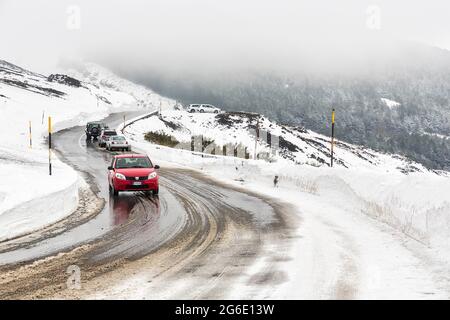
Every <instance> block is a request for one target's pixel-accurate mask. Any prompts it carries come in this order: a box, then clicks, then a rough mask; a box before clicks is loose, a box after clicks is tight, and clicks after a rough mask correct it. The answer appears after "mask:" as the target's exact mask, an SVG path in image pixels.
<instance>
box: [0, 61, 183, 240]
mask: <svg viewBox="0 0 450 320" xmlns="http://www.w3.org/2000/svg"><path fill="white" fill-rule="evenodd" d="M88 66H89V68H91V69H95V70H96V72H95V77H96V78H92V77H86V78H84V77H82V78H79V79H77V78H75V77H70V76H67V75H64V74H61V72H60V73H59V74H58V73H56V74H53V75H49V76H45V75H41V74H37V73H34V72H32V71H28V70H25V69H23V68H21V67H19V66H15V65H13V64H11V63H8V62H6V61H2V60H0V114H1V117H2V124H1V125H0V179H2V181H3V182H4V183H2V184H0V239H2V238H5V237H12V236H15V235H17V234H20V233H23V232H27V231H29V230H32V229H35V228H38V227H41V226H43V225H46V224H49V223H52V222H54V221H57V220H59V219H61V218H62V217H63V216H65V215H67V214H69V213H70V212H72V211H73V209H74V208H75V207H76V205H77V202H78V176H77V174H76V173H75V172H74V171H73V170H72V169H71V168H70V167H68V166H66V165H64V164H63V163H61V162H59V161H58V160H57V159H55V157H53V158H54V160H53V176H52V177H49V175H48V164H47V163H48V151H47V147H46V144H45V141H46V140H45V139H46V136H47V127H48V126H47V118H48V117H49V116H51V117H52V122H53V131H57V130H60V129H64V128H67V127H71V126H74V125H83V124H84V123H86V122H87V121H89V120H98V119H101V118H103V117H105V116H107V115H108V114H110V113H113V112H118V111H123V110H131V109H147V108H148V109H149V110H153V108H157V105H156V104H154V103H153V102H150V103H146V104H145V105H144V104H141V103H140V101H139V99H143V97H147V96H152V97H154V98H155V99H158V106H159V100H161V101H163V102H164V103H165V104H167V105H172V104H174V102H173V101H172V100H170V99H166V98H162V97H159V96H157V95H155V94H154V93H153V92H152V91H151V90H147V89H145V88H144V87H141V86H137V85H133V84H131V83H129V82H127V81H125V80H122V79H121V78H119V77H117V76H115V75H114V74H112V73H110V72H108V71H107V70H104V69H102V68H100V67H96V66H95V65H92V64H89V65H88ZM137 92H139V95H138V94H137ZM30 122H31V133H32V148H30V146H29V144H30V142H29V123H30ZM50 194H54V195H55V194H56V195H55V197H56V198H58V199H60V200H61V203H62V204H63V205H56V202H53V203H55V205H54V206H48V205H47V206H46V211H45V210H44V211H43V210H40V209H39V208H40V207H36V205H35V202H33V201H34V200H35V199H37V198H42V197H47V196H48V195H50ZM26 203H29V204H30V205H31V207H27V206H25V205H24V204H26Z"/></svg>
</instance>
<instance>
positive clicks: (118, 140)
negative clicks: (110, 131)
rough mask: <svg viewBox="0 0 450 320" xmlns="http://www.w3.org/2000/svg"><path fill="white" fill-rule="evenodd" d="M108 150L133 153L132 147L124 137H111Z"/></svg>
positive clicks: (107, 144)
mask: <svg viewBox="0 0 450 320" xmlns="http://www.w3.org/2000/svg"><path fill="white" fill-rule="evenodd" d="M106 150H109V151H112V150H122V151H131V145H130V144H129V143H128V141H127V138H125V137H124V136H111V137H110V138H109V139H108V140H107V141H106Z"/></svg>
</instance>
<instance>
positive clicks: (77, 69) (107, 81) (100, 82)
mask: <svg viewBox="0 0 450 320" xmlns="http://www.w3.org/2000/svg"><path fill="white" fill-rule="evenodd" d="M64 72H65V73H66V74H68V75H70V76H72V77H74V78H77V79H80V80H83V81H84V82H86V83H89V84H90V85H92V86H94V87H95V88H97V89H98V88H103V89H108V90H111V91H115V92H117V91H119V92H126V93H127V94H129V95H130V96H132V97H133V99H134V100H135V102H136V104H137V105H139V106H143V107H158V108H159V107H161V108H168V107H170V106H173V105H174V103H175V101H173V100H172V99H168V98H165V97H162V96H160V95H159V94H157V93H155V92H153V91H152V90H150V89H148V88H146V87H144V86H141V85H138V84H136V83H134V82H131V81H129V80H126V79H124V78H121V77H119V76H117V75H116V74H114V73H112V72H111V71H110V70H108V69H106V68H103V67H102V66H99V65H97V64H94V63H84V64H74V65H72V66H70V67H69V68H67V69H64Z"/></svg>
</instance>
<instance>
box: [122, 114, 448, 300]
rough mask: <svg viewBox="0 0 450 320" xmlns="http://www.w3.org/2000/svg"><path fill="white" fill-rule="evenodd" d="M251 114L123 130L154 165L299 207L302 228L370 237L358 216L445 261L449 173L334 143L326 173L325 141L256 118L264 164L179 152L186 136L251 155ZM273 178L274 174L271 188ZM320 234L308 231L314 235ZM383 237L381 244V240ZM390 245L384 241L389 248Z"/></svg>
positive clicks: (140, 123)
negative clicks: (152, 136) (336, 228)
mask: <svg viewBox="0 0 450 320" xmlns="http://www.w3.org/2000/svg"><path fill="white" fill-rule="evenodd" d="M255 117H256V116H255V115H254V114H246V113H226V112H225V113H222V114H217V115H216V114H200V113H194V114H191V113H187V112H185V111H175V110H172V111H164V112H163V113H162V119H160V118H159V117H158V116H157V115H153V116H150V117H147V118H142V119H140V120H136V121H135V122H131V124H130V125H128V126H127V127H126V128H125V131H124V132H125V134H126V135H127V136H128V137H129V138H130V139H131V140H132V141H133V145H134V147H135V148H139V149H140V150H143V151H145V152H146V153H147V154H148V155H150V157H151V158H152V159H154V161H155V162H156V163H158V164H161V165H166V166H172V165H177V166H181V167H187V168H196V169H198V170H200V171H201V172H203V173H206V174H208V175H211V176H213V177H214V178H215V179H220V180H222V181H224V182H226V183H230V184H235V185H238V186H243V187H245V189H246V190H252V191H255V192H258V193H262V194H266V195H268V196H270V197H276V198H279V199H281V200H283V201H285V202H286V203H291V204H293V205H294V206H295V207H296V208H298V210H299V211H300V212H301V214H300V215H301V217H302V219H304V220H303V221H304V222H305V223H308V221H309V223H311V221H316V220H318V223H319V224H321V223H322V222H321V219H322V218H323V217H328V218H332V219H333V221H334V222H333V223H335V224H336V225H343V224H345V225H346V232H348V233H349V234H352V236H354V237H355V238H357V239H360V238H361V236H362V235H363V237H365V236H367V235H369V237H370V235H373V233H371V232H372V231H371V232H368V233H365V231H360V228H361V224H355V221H357V220H360V219H361V221H365V222H364V223H368V224H373V222H374V221H375V224H374V226H376V228H379V227H380V226H386V225H387V226H388V228H387V229H386V230H388V233H390V234H395V235H396V237H398V236H399V234H400V236H399V239H400V241H401V242H402V243H405V242H408V243H412V244H418V245H419V247H420V248H419V249H418V250H419V251H421V250H423V249H424V247H423V246H424V244H425V245H426V246H427V247H431V248H433V250H434V249H437V251H436V252H434V253H433V254H436V255H437V256H439V259H443V260H444V261H448V257H449V253H450V242H449V241H448V239H449V237H448V235H449V234H450V228H449V226H450V221H449V212H450V204H449V202H448V190H449V188H450V179H449V178H448V173H447V172H435V171H429V170H427V169H425V168H424V167H423V166H421V165H420V164H416V163H413V162H411V161H409V160H408V159H405V158H403V157H400V156H397V155H388V154H382V153H378V152H375V151H373V150H370V149H367V148H364V147H362V146H355V145H351V144H347V143H343V142H340V141H338V142H337V143H336V147H335V154H336V157H337V159H338V161H337V162H336V165H335V166H334V167H333V168H330V167H329V165H328V163H329V147H330V142H329V138H328V137H326V136H323V135H320V134H317V133H314V132H312V131H309V130H304V129H300V128H292V127H286V126H282V125H278V124H277V123H275V122H272V121H270V120H268V119H267V118H266V117H261V118H260V120H261V121H260V127H261V128H263V129H264V130H266V131H269V132H271V133H272V134H274V135H279V141H280V143H279V150H278V151H279V152H278V154H277V155H276V156H273V157H272V158H269V160H270V161H265V160H254V159H248V160H244V159H242V158H239V157H234V156H223V155H218V153H215V155H208V156H205V154H204V153H203V154H202V153H200V152H193V151H187V150H183V149H185V147H186V145H187V146H188V147H189V146H191V144H190V143H189V142H190V139H191V136H197V135H199V134H203V136H204V138H205V140H207V141H214V143H215V144H217V145H219V146H223V145H227V144H232V145H239V144H243V145H245V146H246V147H247V153H248V154H249V155H251V156H253V150H254V141H255V137H254V130H253V129H254V124H255ZM148 132H155V133H159V134H161V133H164V134H166V135H168V136H170V137H172V140H173V141H177V142H180V144H179V145H176V146H175V147H167V146H161V145H159V144H156V143H154V142H151V141H147V140H146V139H145V138H144V136H145V134H146V133H148ZM272 140H274V139H272ZM183 142H187V143H183ZM177 146H181V148H177ZM216 150H221V148H218V149H216ZM257 151H258V153H259V154H260V155H261V154H264V153H266V152H269V151H271V150H270V148H269V146H268V144H267V143H264V142H259V143H258V146H257ZM275 176H277V177H278V185H277V187H276V188H274V177H275ZM380 222H381V224H379V223H380ZM382 228H384V227H382ZM306 229H308V228H306ZM392 230H395V231H392ZM321 233H322V231H318V230H314V231H312V234H313V235H314V234H315V235H317V234H321ZM383 237H385V236H383ZM383 237H381V238H380V239H387V238H383ZM402 237H404V238H402ZM380 239H378V240H374V239H370V240H367V241H368V242H367V243H365V245H366V244H370V245H372V246H374V247H376V246H377V245H378V244H379V243H380V242H379V241H380ZM364 241H365V240H364ZM382 241H384V240H382ZM393 246H394V244H389V248H392V247H393ZM364 250H365V249H364ZM383 250H384V249H383ZM369 251H370V250H369ZM375 251H376V250H375ZM375 251H372V253H373V252H375ZM381 256H383V258H382V259H386V257H387V256H389V254H387V256H385V255H384V254H383V253H381ZM387 260H389V258H387ZM374 261H376V265H377V266H379V265H380V264H381V265H382V264H383V262H380V260H379V258H377V259H375V260H374ZM395 272H396V271H395ZM394 295H395V294H394Z"/></svg>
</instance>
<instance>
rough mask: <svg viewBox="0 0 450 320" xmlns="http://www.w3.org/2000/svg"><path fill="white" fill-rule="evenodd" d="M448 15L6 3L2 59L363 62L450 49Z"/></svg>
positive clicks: (391, 4)
mask: <svg viewBox="0 0 450 320" xmlns="http://www.w3.org/2000/svg"><path fill="white" fill-rule="evenodd" d="M74 6H75V7H74ZM378 9H379V12H378ZM78 10H79V11H78ZM78 13H79V19H78ZM378 13H379V15H378ZM449 13H450V1H448V0H428V1H424V0H421V1H418V0H417V1H416V0H409V1H407V0H372V1H366V0H341V1H338V0H310V1H304V0H220V1H219V0H127V1H125V0H123V1H120V0H90V1H88V0H87V1H77V0H71V1H66V0H0V59H5V60H9V61H11V62H14V63H17V64H19V65H22V66H25V67H28V68H31V69H33V70H37V71H40V72H43V73H48V72H51V69H52V68H54V67H55V65H56V64H57V63H58V61H59V59H60V58H66V57H69V58H75V59H85V60H95V61H97V62H99V63H102V62H105V63H108V64H111V63H116V64H119V65H120V66H121V67H122V68H126V67H127V65H134V66H136V65H139V64H145V65H157V66H164V67H166V68H172V69H173V70H181V71H182V70H188V69H189V68H192V67H202V68H206V69H208V67H211V68H213V67H215V68H217V67H218V66H221V67H222V68H228V67H230V66H233V65H247V64H257V65H258V64H259V65H264V64H274V63H275V64H276V63H277V62H283V61H284V62H285V63H290V61H292V60H293V57H300V56H302V55H304V56H307V57H309V58H310V59H313V60H314V59H318V60H320V59H328V58H327V57H328V56H329V55H330V54H332V55H333V56H335V57H339V56H348V55H352V54H355V55H358V54H360V53H361V52H360V50H361V48H362V49H367V48H369V50H372V49H373V48H371V47H370V42H371V41H372V40H373V39H383V40H386V41H387V42H386V43H390V42H389V41H391V39H405V40H414V41H419V42H423V43H427V44H430V45H434V46H438V47H441V48H446V49H450V19H449ZM78 22H79V24H78ZM387 46H388V45H387ZM378 49H379V48H378Z"/></svg>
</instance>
